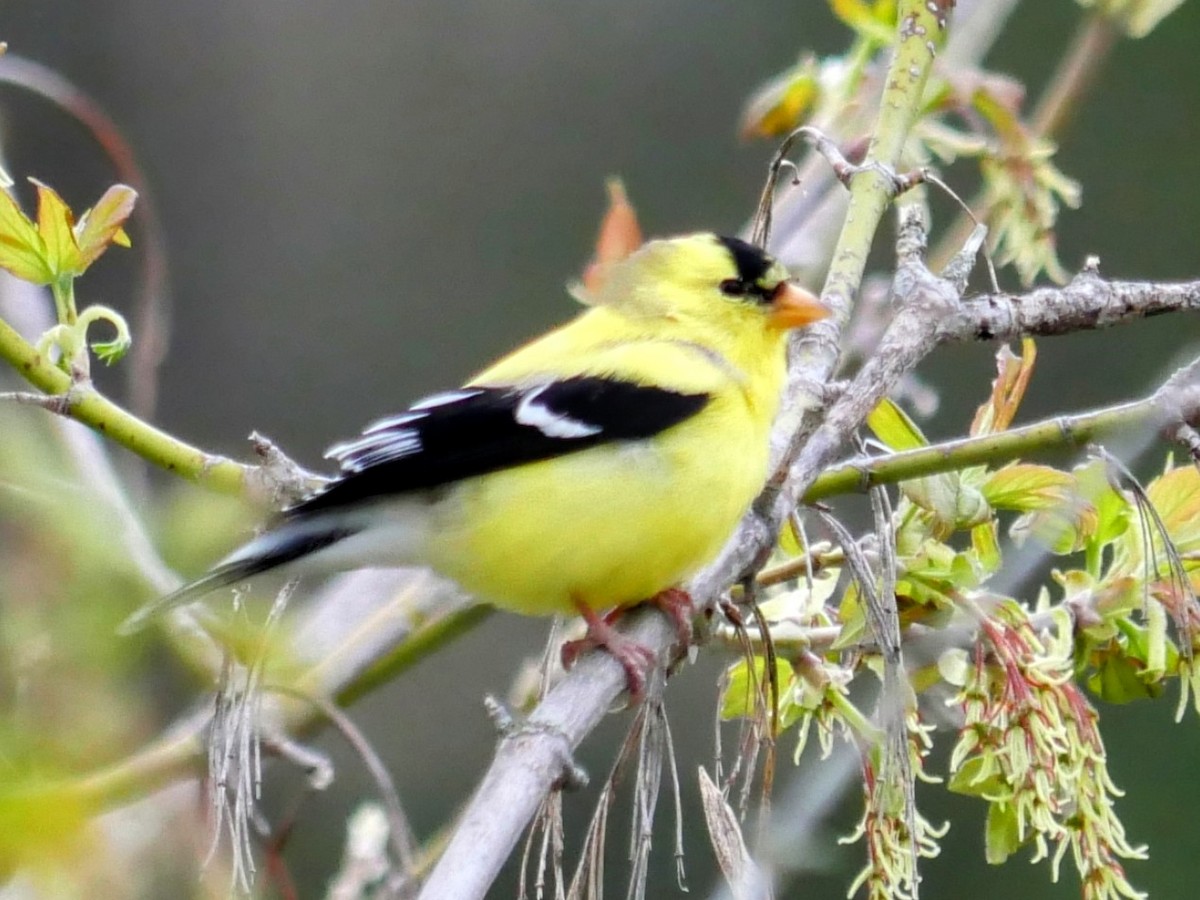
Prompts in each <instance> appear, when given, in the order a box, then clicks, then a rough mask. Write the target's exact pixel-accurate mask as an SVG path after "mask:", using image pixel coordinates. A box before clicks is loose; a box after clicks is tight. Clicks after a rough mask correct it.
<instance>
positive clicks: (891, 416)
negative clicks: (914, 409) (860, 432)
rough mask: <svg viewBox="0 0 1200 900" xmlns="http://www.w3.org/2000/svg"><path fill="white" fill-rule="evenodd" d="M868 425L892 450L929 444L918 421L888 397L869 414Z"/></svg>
mask: <svg viewBox="0 0 1200 900" xmlns="http://www.w3.org/2000/svg"><path fill="white" fill-rule="evenodd" d="M867 427H868V428H870V429H871V431H873V432H874V433H875V437H877V438H879V440H881V441H883V443H885V444H887V446H888V448H889V449H891V450H897V451H899V450H916V449H918V448H920V447H925V446H928V444H929V441H928V440H927V439H926V437H925V435H923V434H922V433H921V429H920V428H918V427H917V423H916V422H914V421H913V420H912V419H910V418H909V417H908V414H907V413H906V412H905V411H904V410H902V409H901V408H900V407H899V406H897V405H896V404H895V403H893V402H892V401H891V400H888V399H887V398H886V397H885V398H884V399H883V400H881V401H879V405H878V406H876V407H875V408H874V409H873V410H871V412H870V413H869V414H868V415H867Z"/></svg>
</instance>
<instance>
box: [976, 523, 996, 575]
mask: <svg viewBox="0 0 1200 900" xmlns="http://www.w3.org/2000/svg"><path fill="white" fill-rule="evenodd" d="M999 531H1000V526H999V525H998V523H997V522H996V520H995V519H990V520H988V521H987V522H980V523H979V524H978V525H976V526H975V527H974V528H972V529H971V548H972V549H973V550H974V551H975V556H976V558H977V559H978V560H979V565H980V567H981V568H982V569H983V572H984V573H985V574H988V575H990V574H992V573H993V572H995V571H997V570H998V569H999V568H1000V563H1001V562H1002V558H1001V553H1000V534H999Z"/></svg>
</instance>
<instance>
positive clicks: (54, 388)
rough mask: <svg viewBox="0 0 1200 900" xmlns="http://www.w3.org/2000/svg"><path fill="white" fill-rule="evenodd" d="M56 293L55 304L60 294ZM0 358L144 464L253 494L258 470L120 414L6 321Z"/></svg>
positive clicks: (0, 338) (1, 323) (221, 489)
mask: <svg viewBox="0 0 1200 900" xmlns="http://www.w3.org/2000/svg"><path fill="white" fill-rule="evenodd" d="M54 293H55V300H56V303H57V302H58V292H57V291H55V292H54ZM60 314H61V313H60ZM63 349H64V351H65V350H66V349H67V348H63ZM0 357H2V358H3V359H5V360H7V361H8V362H9V363H10V364H11V365H12V367H13V368H14V369H16V370H17V372H19V373H20V374H21V376H22V377H23V378H25V380H26V381H28V382H29V383H30V384H32V385H34V386H35V387H38V388H40V389H41V390H43V391H45V392H46V393H47V394H51V395H54V396H56V397H59V398H61V403H60V404H59V405H58V406H57V407H56V411H57V412H60V413H61V414H62V415H65V416H68V417H70V418H72V419H75V420H76V421H78V422H82V423H83V424H84V425H87V426H88V427H89V428H92V429H93V430H95V431H97V432H99V433H100V434H102V435H103V436H104V437H106V438H109V439H110V440H112V441H115V442H116V443H118V444H120V445H121V446H122V447H125V448H126V449H128V450H131V451H133V452H134V453H136V454H137V455H138V456H141V457H142V458H143V459H146V460H148V461H149V462H152V463H154V464H155V465H156V466H160V467H161V468H163V469H166V470H167V471H168V472H173V473H175V474H177V475H180V476H181V477H183V478H187V479H188V480H190V481H194V482H197V483H198V484H202V485H204V486H205V487H207V488H211V489H212V490H215V491H218V492H220V493H224V494H247V493H251V491H249V490H248V488H250V487H251V483H252V475H253V473H255V472H256V471H257V469H256V468H255V467H253V466H247V465H244V464H242V463H238V462H234V461H233V460H231V459H228V458H226V457H224V456H218V455H215V454H210V453H205V452H204V451H203V450H200V449H199V448H197V447H193V446H191V445H190V444H186V443H184V442H183V441H181V440H179V439H177V438H175V437H172V436H171V435H169V434H167V433H166V432H164V431H160V430H159V429H157V428H155V427H154V426H153V425H151V424H149V423H148V422H145V421H143V420H141V419H139V418H138V417H137V416H135V415H133V414H132V413H130V412H128V411H127V410H125V409H122V408H121V407H120V406H118V405H117V404H115V403H113V402H112V401H111V400H109V399H108V398H107V397H105V396H103V395H102V394H101V393H100V392H99V391H97V390H96V389H95V388H94V387H92V386H91V384H88V383H75V382H72V380H71V376H70V375H68V374H67V373H66V372H64V371H63V370H62V369H60V368H58V366H56V365H54V364H53V363H52V362H50V360H49V359H47V358H46V356H45V354H42V353H39V352H38V350H37V349H36V348H35V347H34V346H33V345H32V344H30V343H29V342H28V341H26V340H25V339H24V338H23V337H21V335H20V334H18V333H17V331H16V330H15V329H14V328H13V327H12V326H11V325H9V324H8V323H7V322H4V321H2V320H0Z"/></svg>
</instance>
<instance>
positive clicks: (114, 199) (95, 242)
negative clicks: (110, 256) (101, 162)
mask: <svg viewBox="0 0 1200 900" xmlns="http://www.w3.org/2000/svg"><path fill="white" fill-rule="evenodd" d="M136 202H137V191H135V190H134V189H133V188H131V187H127V186H126V185H123V184H114V185H113V186H112V187H110V188H109V189H108V190H107V191H105V192H104V194H103V196H101V197H100V199H99V200H97V201H96V205H95V206H93V207H92V208H91V209H89V210H88V211H87V212H85V213H84V214H83V216H82V217H81V218H80V220H79V224H78V225H76V226H75V239H76V241H77V242H78V245H79V254H80V258H81V260H82V263H83V267H84V268H87V267H88V266H90V265H91V264H92V263H94V262H95V261H96V259H97V258H98V257H99V256H100V254H102V253H103V252H104V251H105V250H107V249H108V245H109V244H117V245H118V246H121V247H128V246H129V235H127V234H126V233H125V230H124V227H123V226H124V225H125V222H126V220H128V219H129V217H130V215H132V214H133V207H134V204H135V203H136Z"/></svg>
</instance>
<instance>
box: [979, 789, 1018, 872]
mask: <svg viewBox="0 0 1200 900" xmlns="http://www.w3.org/2000/svg"><path fill="white" fill-rule="evenodd" d="M984 842H985V844H986V848H987V849H986V855H987V861H988V862H989V863H990V864H991V865H993V866H998V865H1000V864H1001V863H1003V862H1004V861H1005V860H1007V859H1008V858H1009V857H1010V856H1012V855H1013V854H1014V853H1016V852H1017V850H1019V849H1020V848H1021V829H1020V827H1019V824H1018V822H1017V810H1016V807H1014V806H1013V805H1012V804H1011V803H989V804H988V814H987V826H986V830H985V831H984Z"/></svg>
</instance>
